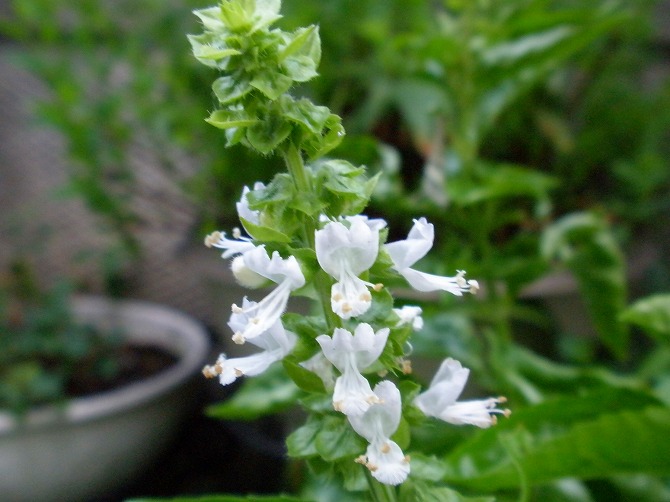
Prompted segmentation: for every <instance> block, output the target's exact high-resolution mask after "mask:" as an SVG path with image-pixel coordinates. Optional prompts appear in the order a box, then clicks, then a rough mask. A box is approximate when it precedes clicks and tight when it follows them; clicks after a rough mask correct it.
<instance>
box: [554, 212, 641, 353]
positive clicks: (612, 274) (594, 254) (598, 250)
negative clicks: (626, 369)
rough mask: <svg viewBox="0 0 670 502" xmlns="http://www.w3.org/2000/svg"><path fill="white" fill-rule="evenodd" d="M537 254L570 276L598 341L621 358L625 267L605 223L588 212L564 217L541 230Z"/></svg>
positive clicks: (625, 335) (625, 337)
mask: <svg viewBox="0 0 670 502" xmlns="http://www.w3.org/2000/svg"><path fill="white" fill-rule="evenodd" d="M541 252H542V255H543V256H544V257H545V258H549V259H558V260H559V261H560V262H561V263H563V264H564V265H565V266H567V268H568V269H569V270H570V271H571V272H572V273H573V274H574V276H575V278H576V279H577V282H578V284H579V289H580V291H581V293H582V296H583V298H584V300H585V302H586V306H587V308H588V309H589V313H590V315H591V320H592V321H593V324H594V326H595V328H596V331H597V332H598V334H599V336H600V339H601V340H602V341H603V343H604V344H605V345H606V346H607V347H608V348H609V349H610V350H611V351H612V353H614V354H615V355H616V356H618V357H624V356H625V354H626V353H627V350H628V338H629V333H628V329H627V328H626V326H625V325H623V324H622V323H620V322H619V321H618V317H619V314H620V312H622V311H623V310H624V308H625V306H626V294H627V291H626V275H625V263H624V259H623V253H622V252H621V250H620V249H619V246H618V244H617V241H616V239H615V237H614V235H613V233H612V231H611V229H610V227H609V225H608V224H607V223H606V221H605V220H604V219H603V218H601V217H599V216H597V215H595V214H593V213H588V212H582V213H573V214H569V215H567V216H564V217H563V218H561V219H560V220H558V221H556V222H555V223H554V224H553V225H551V226H549V227H547V228H546V229H545V231H544V234H543V235H542V239H541Z"/></svg>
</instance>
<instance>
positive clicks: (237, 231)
mask: <svg viewBox="0 0 670 502" xmlns="http://www.w3.org/2000/svg"><path fill="white" fill-rule="evenodd" d="M233 237H234V238H235V239H240V238H241V237H242V232H241V231H240V229H239V227H235V228H233Z"/></svg>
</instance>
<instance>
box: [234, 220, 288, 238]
mask: <svg viewBox="0 0 670 502" xmlns="http://www.w3.org/2000/svg"><path fill="white" fill-rule="evenodd" d="M240 222H241V223H242V226H243V227H244V229H245V230H246V231H247V233H248V234H249V235H250V236H251V237H253V238H254V240H255V241H259V242H281V243H282V244H288V243H289V242H291V238H290V237H289V236H288V235H285V234H283V233H281V232H280V231H279V230H275V229H274V228H270V227H266V226H263V225H256V224H255V223H252V222H250V221H248V220H245V219H244V218H241V217H240Z"/></svg>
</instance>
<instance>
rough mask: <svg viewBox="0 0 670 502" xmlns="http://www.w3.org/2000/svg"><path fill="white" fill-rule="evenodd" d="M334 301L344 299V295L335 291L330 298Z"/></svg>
mask: <svg viewBox="0 0 670 502" xmlns="http://www.w3.org/2000/svg"><path fill="white" fill-rule="evenodd" d="M331 299H332V300H333V301H334V302H339V301H341V300H343V299H344V296H342V295H341V294H340V293H335V294H334V295H333V296H332V298H331Z"/></svg>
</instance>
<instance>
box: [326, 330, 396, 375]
mask: <svg viewBox="0 0 670 502" xmlns="http://www.w3.org/2000/svg"><path fill="white" fill-rule="evenodd" d="M389 332H390V330H389V328H382V329H380V330H378V331H377V332H376V333H375V331H374V330H373V329H372V326H370V325H369V324H367V323H361V324H359V325H358V326H356V329H355V330H354V333H353V334H352V333H351V332H350V331H348V330H346V329H344V328H335V331H334V332H333V336H332V337H330V336H328V335H320V336H318V337H317V338H316V341H317V342H318V343H319V345H321V349H322V350H323V354H324V355H325V356H326V358H327V359H328V360H329V361H330V362H331V363H333V365H334V366H335V367H336V368H337V369H338V370H339V371H340V372H341V373H342V372H344V370H345V368H346V366H347V364H348V361H349V360H350V359H351V358H353V360H354V361H355V366H356V368H357V369H358V370H359V371H362V370H364V369H365V368H367V367H368V366H370V365H371V364H372V363H373V362H375V361H376V360H377V359H378V358H379V356H380V355H381V353H382V351H383V350H384V346H385V345H386V340H387V339H388V335H389Z"/></svg>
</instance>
